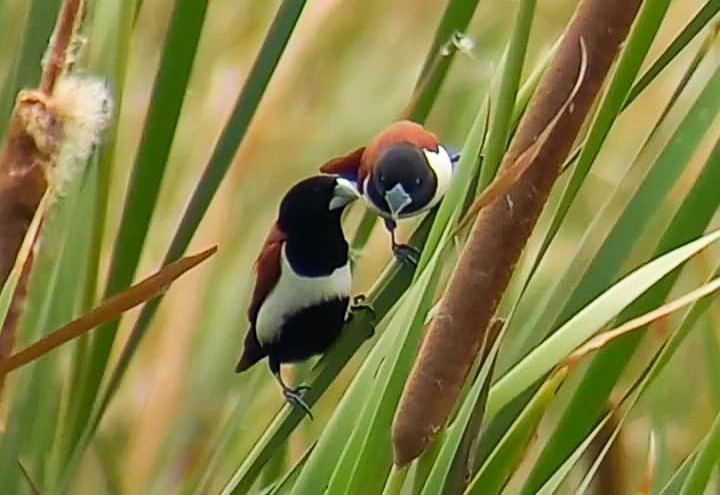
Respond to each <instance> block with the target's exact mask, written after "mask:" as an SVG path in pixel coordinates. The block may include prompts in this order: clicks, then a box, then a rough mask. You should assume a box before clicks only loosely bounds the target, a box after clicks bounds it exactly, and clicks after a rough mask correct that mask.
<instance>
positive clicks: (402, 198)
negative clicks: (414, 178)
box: [385, 183, 412, 218]
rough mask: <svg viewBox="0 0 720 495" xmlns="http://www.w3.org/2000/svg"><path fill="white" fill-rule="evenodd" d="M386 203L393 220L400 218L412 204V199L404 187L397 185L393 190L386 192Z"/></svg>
mask: <svg viewBox="0 0 720 495" xmlns="http://www.w3.org/2000/svg"><path fill="white" fill-rule="evenodd" d="M385 201H386V202H387V204H388V207H389V208H390V216H392V218H398V216H399V215H400V213H401V212H402V210H403V209H404V208H405V207H406V206H407V205H409V204H410V203H412V198H411V197H410V195H409V194H408V193H407V192H406V191H405V189H404V188H403V186H402V185H401V184H400V183H398V184H395V185H394V186H393V188H392V189H390V190H389V191H386V192H385Z"/></svg>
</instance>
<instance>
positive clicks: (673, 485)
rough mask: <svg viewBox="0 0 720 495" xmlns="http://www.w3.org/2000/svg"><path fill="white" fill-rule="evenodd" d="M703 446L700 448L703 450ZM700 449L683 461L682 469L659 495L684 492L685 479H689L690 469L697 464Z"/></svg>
mask: <svg viewBox="0 0 720 495" xmlns="http://www.w3.org/2000/svg"><path fill="white" fill-rule="evenodd" d="M701 447H702V444H701V445H700V446H699V447H698V448H701ZM697 454H698V449H695V450H694V451H693V452H692V453H691V454H690V455H689V456H688V457H687V458H686V459H685V461H683V463H682V464H681V465H680V467H679V468H678V469H677V470H676V471H675V472H674V473H673V476H672V478H670V480H668V482H667V483H666V484H665V486H663V487H662V489H661V490H659V491H658V495H677V494H678V493H680V490H682V486H683V484H684V483H685V479H686V478H687V476H688V474H689V473H690V468H691V466H692V465H693V463H694V462H695V458H696V457H697Z"/></svg>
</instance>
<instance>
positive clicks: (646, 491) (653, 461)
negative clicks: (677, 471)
mask: <svg viewBox="0 0 720 495" xmlns="http://www.w3.org/2000/svg"><path fill="white" fill-rule="evenodd" d="M656 468H657V441H656V440H655V432H654V431H651V432H650V442H649V446H648V458H647V469H646V471H645V475H644V476H643V479H642V481H641V482H640V487H639V488H638V490H637V492H636V495H650V490H651V489H652V484H653V481H654V480H655V470H656Z"/></svg>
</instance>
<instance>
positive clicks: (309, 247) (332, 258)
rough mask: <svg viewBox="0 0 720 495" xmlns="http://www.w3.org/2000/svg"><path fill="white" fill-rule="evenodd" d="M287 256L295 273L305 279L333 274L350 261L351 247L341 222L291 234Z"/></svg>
mask: <svg viewBox="0 0 720 495" xmlns="http://www.w3.org/2000/svg"><path fill="white" fill-rule="evenodd" d="M285 255H286V256H287V260H288V262H289V263H290V266H292V268H293V270H294V271H295V273H297V274H298V275H302V276H304V277H322V276H327V275H330V274H331V273H332V272H333V271H335V270H336V269H337V268H340V267H342V266H344V265H345V264H346V263H347V261H348V245H347V242H346V241H345V236H344V235H343V232H342V227H341V226H340V214H339V212H338V215H337V221H331V222H321V226H318V225H306V226H305V228H304V229H302V230H298V231H295V232H292V233H291V234H288V236H287V240H286V241H285Z"/></svg>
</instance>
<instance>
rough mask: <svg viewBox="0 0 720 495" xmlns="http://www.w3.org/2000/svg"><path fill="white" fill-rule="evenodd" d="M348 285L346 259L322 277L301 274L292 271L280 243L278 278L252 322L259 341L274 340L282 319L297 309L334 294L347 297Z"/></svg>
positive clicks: (349, 282)
mask: <svg viewBox="0 0 720 495" xmlns="http://www.w3.org/2000/svg"><path fill="white" fill-rule="evenodd" d="M351 289H352V278H351V275H350V264H349V263H346V264H345V265H344V266H342V267H340V268H337V269H336V270H335V271H334V272H332V273H331V274H330V275H327V276H325V277H303V276H301V275H298V274H297V273H295V272H294V271H293V269H292V267H291V266H290V263H288V261H287V258H286V257H285V248H284V247H283V251H282V266H281V268H280V280H278V282H277V284H276V285H275V287H274V288H273V290H272V291H270V294H268V296H267V297H266V298H265V301H264V302H263V304H262V306H261V307H260V311H259V312H258V317H257V321H256V322H255V333H256V335H257V338H258V342H260V344H267V343H269V342H273V341H275V340H276V339H277V338H278V337H280V330H281V328H282V325H283V323H284V322H285V320H286V319H287V318H288V317H289V316H292V315H293V314H295V313H297V312H298V310H300V309H303V308H307V307H309V306H313V305H315V304H317V303H320V302H323V301H329V300H331V299H335V298H337V297H341V296H345V297H350V291H351Z"/></svg>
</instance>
